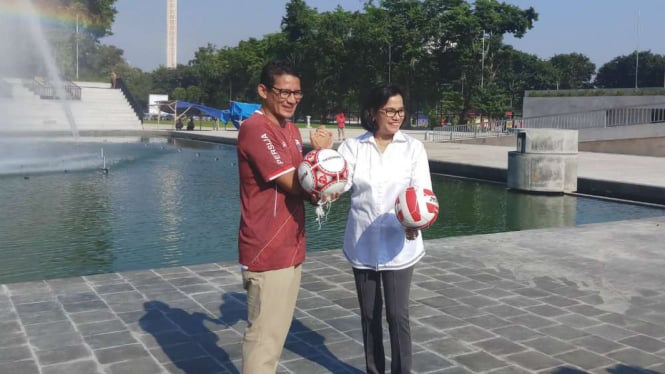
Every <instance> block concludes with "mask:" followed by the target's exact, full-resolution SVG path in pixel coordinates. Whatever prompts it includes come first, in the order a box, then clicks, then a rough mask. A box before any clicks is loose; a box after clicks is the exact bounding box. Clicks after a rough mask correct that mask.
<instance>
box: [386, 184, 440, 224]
mask: <svg viewBox="0 0 665 374" xmlns="http://www.w3.org/2000/svg"><path fill="white" fill-rule="evenodd" d="M395 214H396V215H397V220H398V221H399V222H400V223H401V224H402V226H404V227H406V228H409V229H416V230H420V229H426V228H428V227H430V226H432V224H433V223H434V221H436V219H437V218H438V217H439V201H438V200H437V198H436V196H435V195H434V192H432V190H429V189H427V188H420V187H415V186H409V187H407V188H406V189H405V190H404V191H403V192H402V193H400V194H399V196H397V199H396V200H395Z"/></svg>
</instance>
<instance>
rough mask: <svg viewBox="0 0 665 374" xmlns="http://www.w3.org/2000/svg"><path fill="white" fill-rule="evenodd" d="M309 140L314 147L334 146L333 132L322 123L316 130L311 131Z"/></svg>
mask: <svg viewBox="0 0 665 374" xmlns="http://www.w3.org/2000/svg"><path fill="white" fill-rule="evenodd" d="M309 142H310V143H311V144H312V148H314V149H324V148H332V146H333V133H332V132H330V131H328V130H326V126H324V125H320V126H319V127H318V128H317V129H316V130H315V131H310V132H309Z"/></svg>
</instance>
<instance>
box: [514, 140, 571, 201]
mask: <svg viewBox="0 0 665 374" xmlns="http://www.w3.org/2000/svg"><path fill="white" fill-rule="evenodd" d="M516 136H517V139H516V140H517V150H516V151H511V152H508V174H507V185H508V188H512V189H515V190H521V191H530V192H542V193H564V192H575V191H577V144H578V134H577V130H559V129H522V130H520V131H518V132H517V133H516Z"/></svg>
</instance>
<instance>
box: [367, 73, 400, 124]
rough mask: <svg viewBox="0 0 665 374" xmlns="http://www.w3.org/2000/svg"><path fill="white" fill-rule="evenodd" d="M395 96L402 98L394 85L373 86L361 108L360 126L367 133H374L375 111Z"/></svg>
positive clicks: (398, 89)
mask: <svg viewBox="0 0 665 374" xmlns="http://www.w3.org/2000/svg"><path fill="white" fill-rule="evenodd" d="M395 95H400V96H402V97H404V94H403V93H402V90H401V89H400V88H399V87H397V86H395V85H384V84H380V85H377V86H374V87H373V88H372V89H371V90H370V91H369V93H368V94H367V96H365V100H363V107H362V112H361V116H360V125H361V126H362V127H363V128H364V129H365V130H367V131H369V132H372V133H373V132H375V131H376V120H375V116H376V111H377V110H379V109H381V108H382V107H383V106H384V105H386V103H387V102H388V99H390V98H391V97H393V96H395Z"/></svg>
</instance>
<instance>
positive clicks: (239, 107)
mask: <svg viewBox="0 0 665 374" xmlns="http://www.w3.org/2000/svg"><path fill="white" fill-rule="evenodd" d="M259 108H261V104H253V103H241V102H239V101H232V102H231V109H230V111H231V121H232V122H233V126H235V127H236V128H237V129H238V128H240V124H242V121H244V120H246V119H247V118H249V116H251V115H252V114H254V112H255V111H257V110H259Z"/></svg>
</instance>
